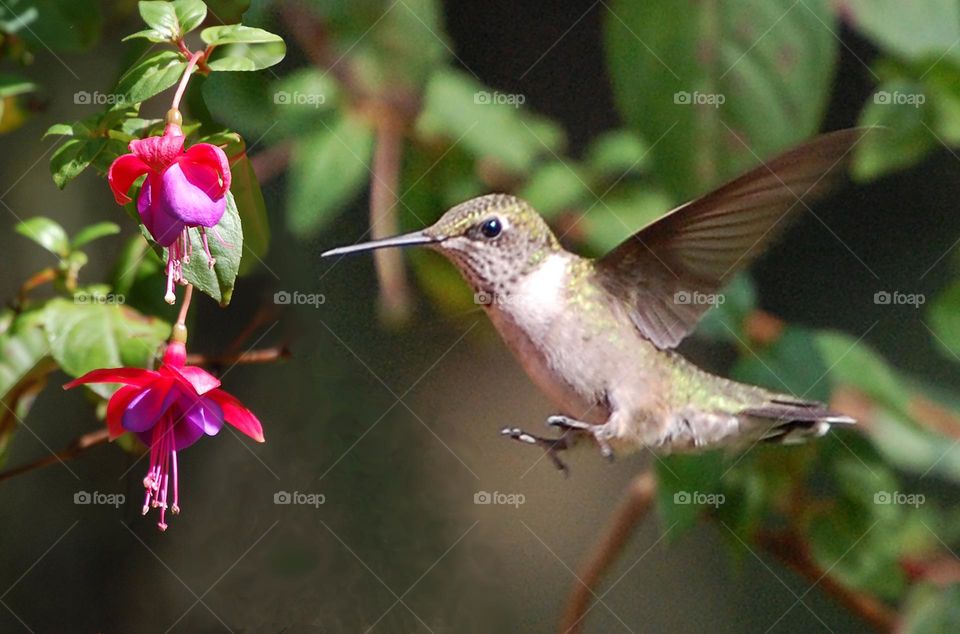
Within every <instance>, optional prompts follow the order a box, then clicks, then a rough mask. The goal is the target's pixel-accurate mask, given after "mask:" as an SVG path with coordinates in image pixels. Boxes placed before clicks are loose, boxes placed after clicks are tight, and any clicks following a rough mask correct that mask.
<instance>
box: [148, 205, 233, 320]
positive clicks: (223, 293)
mask: <svg viewBox="0 0 960 634" xmlns="http://www.w3.org/2000/svg"><path fill="white" fill-rule="evenodd" d="M190 242H191V244H192V245H193V257H191V258H190V262H189V263H187V262H185V263H184V264H183V276H184V278H185V279H186V280H187V282H189V283H191V284H193V285H194V286H195V287H196V288H197V290H199V291H202V292H204V293H206V294H207V295H209V296H210V297H212V298H213V299H215V300H217V302H219V303H220V305H221V306H226V305H227V304H229V303H230V298H231V297H232V296H233V286H234V284H235V282H236V280H237V274H238V272H239V270H240V260H241V258H242V257H243V227H242V226H241V224H240V214H239V212H238V211H237V203H236V200H235V199H234V197H233V192H227V209H226V211H225V212H224V213H223V217H222V218H221V219H220V222H219V224H217V226H216V227H215V228H214V229H207V243H208V244H209V245H210V255H212V256H213V258H214V259H215V260H216V263H215V264H214V266H213V268H212V269H211V268H210V266H209V264H208V262H207V258H206V257H205V256H204V253H203V243H202V242H201V239H200V235H199V232H198V231H195V230H191V231H190ZM163 259H164V261H166V254H164V258H163Z"/></svg>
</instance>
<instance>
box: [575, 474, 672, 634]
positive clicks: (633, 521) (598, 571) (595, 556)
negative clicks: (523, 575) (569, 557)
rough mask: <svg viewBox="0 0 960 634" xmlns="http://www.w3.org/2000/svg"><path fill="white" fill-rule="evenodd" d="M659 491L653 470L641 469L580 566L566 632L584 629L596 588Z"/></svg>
mask: <svg viewBox="0 0 960 634" xmlns="http://www.w3.org/2000/svg"><path fill="white" fill-rule="evenodd" d="M656 491H657V482H656V478H655V477H654V475H653V471H646V472H644V473H641V474H640V475H638V476H637V477H636V478H634V479H633V481H632V482H631V483H630V485H629V486H628V487H627V490H626V493H625V495H624V499H623V501H622V502H621V503H620V507H619V508H618V509H617V510H616V512H615V513H614V515H613V521H612V522H611V523H610V527H609V528H608V529H607V531H606V533H604V535H603V536H602V537H601V538H600V542H599V543H598V544H597V546H596V549H595V550H594V552H593V553H592V554H591V555H590V556H589V557H588V558H587V561H586V563H585V565H584V566H583V567H581V569H580V573H579V575H578V577H579V581H578V583H577V585H575V586H574V588H573V591H572V592H571V593H570V596H569V598H568V599H567V608H566V610H565V611H564V614H563V618H562V619H561V621H560V631H561V632H563V633H564V634H575V633H576V632H581V631H583V626H584V620H585V617H586V615H587V612H588V611H589V609H590V603H591V600H592V599H593V597H594V596H596V595H595V594H594V590H593V589H594V588H596V587H597V586H598V585H599V583H600V580H601V578H602V577H603V574H604V573H605V572H606V571H607V568H609V567H610V565H611V564H612V563H613V562H614V561H615V560H616V559H617V557H618V556H619V555H620V552H621V551H622V550H623V547H624V545H625V544H626V543H627V540H629V539H630V535H632V534H633V529H634V527H635V526H636V525H637V524H638V523H639V522H640V521H641V520H642V519H643V518H644V517H645V516H646V515H647V513H649V512H650V508H651V507H652V506H653V501H654V497H655V495H656Z"/></svg>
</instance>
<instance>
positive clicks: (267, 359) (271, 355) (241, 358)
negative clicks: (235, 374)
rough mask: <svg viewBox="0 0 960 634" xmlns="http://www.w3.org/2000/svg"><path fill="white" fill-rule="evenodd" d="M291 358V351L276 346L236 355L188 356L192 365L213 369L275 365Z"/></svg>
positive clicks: (188, 360)
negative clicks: (233, 366) (254, 364)
mask: <svg viewBox="0 0 960 634" xmlns="http://www.w3.org/2000/svg"><path fill="white" fill-rule="evenodd" d="M289 358H290V349H289V348H288V347H287V346H285V345H282V346H274V347H273V348H263V349H261V350H247V351H246V352H240V353H235V354H222V355H215V356H206V355H202V354H188V355H187V363H189V364H190V365H205V366H209V367H213V368H223V367H229V366H231V365H240V364H251V363H274V362H275V361H282V360H284V359H289Z"/></svg>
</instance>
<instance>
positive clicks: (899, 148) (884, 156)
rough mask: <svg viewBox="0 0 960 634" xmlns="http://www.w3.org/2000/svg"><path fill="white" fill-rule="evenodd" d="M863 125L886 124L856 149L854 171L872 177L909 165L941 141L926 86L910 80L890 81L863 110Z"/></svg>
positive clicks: (859, 176)
mask: <svg viewBox="0 0 960 634" xmlns="http://www.w3.org/2000/svg"><path fill="white" fill-rule="evenodd" d="M859 125H861V126H865V127H869V126H882V127H883V128H885V129H883V130H878V131H877V133H876V134H868V135H866V136H865V137H864V139H863V141H861V142H860V143H858V144H857V146H856V147H855V148H854V150H853V175H854V177H855V178H857V179H859V180H870V179H874V178H877V177H879V176H883V175H884V174H887V173H889V172H893V171H896V170H898V169H903V168H906V167H909V166H911V165H913V164H914V163H916V162H917V161H918V160H919V159H921V158H922V157H923V156H925V155H926V154H927V153H928V152H929V151H930V150H931V149H932V148H933V147H934V146H936V144H937V140H936V138H935V137H934V136H933V134H932V133H931V129H932V128H931V126H932V125H935V124H934V122H933V119H932V110H931V109H930V104H929V103H928V100H927V98H926V95H925V94H924V89H923V86H922V85H921V84H919V83H917V82H913V81H909V80H903V79H900V80H894V81H890V82H886V83H884V84H882V85H881V86H880V89H879V90H878V91H877V92H875V93H874V94H873V96H872V97H871V98H870V101H869V102H868V103H867V106H866V107H865V108H864V109H863V112H861V113H860V121H859Z"/></svg>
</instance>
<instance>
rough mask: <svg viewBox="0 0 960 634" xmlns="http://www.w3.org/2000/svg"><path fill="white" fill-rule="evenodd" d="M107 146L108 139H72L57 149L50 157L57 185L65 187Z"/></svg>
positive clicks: (51, 169)
mask: <svg viewBox="0 0 960 634" xmlns="http://www.w3.org/2000/svg"><path fill="white" fill-rule="evenodd" d="M106 146H107V139H104V138H97V139H90V138H88V139H70V140H69V141H67V142H66V143H64V144H63V145H61V146H60V147H58V148H57V149H56V151H55V152H54V153H53V156H51V157H50V173H51V174H52V175H53V182H54V183H56V185H57V187H59V188H60V189H63V188H64V187H66V186H67V183H69V182H70V181H72V180H73V179H74V178H76V177H77V176H79V175H80V173H81V172H82V171H83V170H85V169H87V167H88V166H89V165H90V163H91V162H93V160H94V159H95V158H97V155H98V154H100V152H102V151H103V149H104V148H105V147H106Z"/></svg>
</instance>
